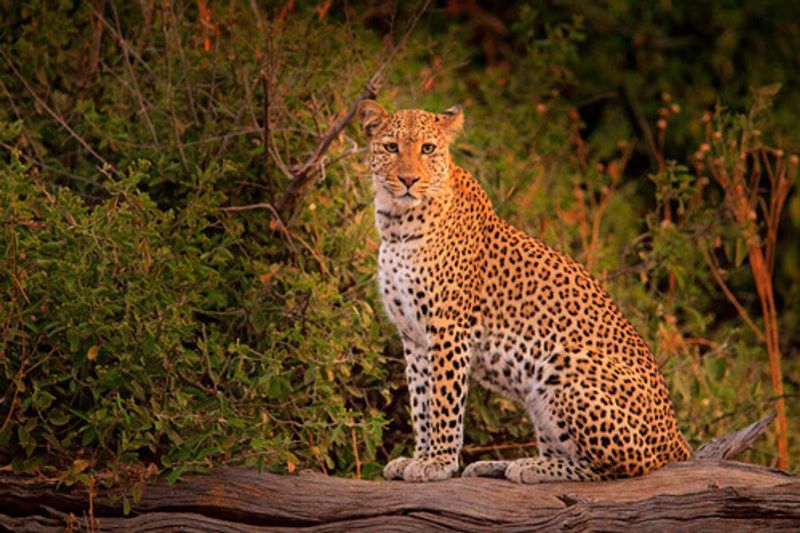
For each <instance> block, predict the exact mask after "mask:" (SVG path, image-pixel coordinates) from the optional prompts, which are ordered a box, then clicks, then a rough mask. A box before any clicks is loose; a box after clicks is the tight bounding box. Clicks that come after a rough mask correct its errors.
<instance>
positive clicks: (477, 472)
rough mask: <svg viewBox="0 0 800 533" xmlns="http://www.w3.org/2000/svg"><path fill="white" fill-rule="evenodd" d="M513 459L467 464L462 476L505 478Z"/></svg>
mask: <svg viewBox="0 0 800 533" xmlns="http://www.w3.org/2000/svg"><path fill="white" fill-rule="evenodd" d="M510 464H511V461H476V462H474V463H472V464H471V465H469V466H467V467H466V468H465V469H464V471H463V472H462V473H461V477H494V478H501V479H502V478H504V477H505V473H506V469H507V468H508V465H510Z"/></svg>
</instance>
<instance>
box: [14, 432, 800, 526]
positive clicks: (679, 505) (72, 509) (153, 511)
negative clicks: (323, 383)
mask: <svg viewBox="0 0 800 533" xmlns="http://www.w3.org/2000/svg"><path fill="white" fill-rule="evenodd" d="M769 420H770V419H769V417H768V418H766V419H764V420H761V421H759V422H756V423H755V424H752V425H751V426H748V427H747V428H744V429H743V430H741V431H738V432H736V433H733V434H731V435H728V436H726V437H723V438H721V439H716V440H715V441H712V442H711V443H709V444H708V445H706V446H704V447H701V448H700V449H699V450H698V451H697V452H696V454H695V456H694V457H693V459H692V460H690V461H687V462H684V463H675V464H671V465H668V466H667V467H665V468H663V469H661V470H658V471H656V472H653V473H651V474H648V475H646V476H643V477H639V478H633V479H621V480H615V481H604V482H562V483H542V484H538V485H517V484H514V483H510V482H508V481H505V480H498V479H479V478H469V479H458V478H457V479H451V480H448V481H442V482H438V483H419V484H416V483H405V482H400V481H361V480H354V479H342V478H334V477H329V476H324V475H321V474H318V473H301V474H300V475H287V476H280V475H276V474H270V473H268V472H258V471H256V470H253V469H246V468H227V469H218V470H214V471H212V473H211V474H209V475H192V476H187V477H186V478H185V479H184V480H183V481H180V482H178V483H176V484H174V485H168V484H166V483H163V482H158V483H152V484H150V485H148V486H147V487H146V488H145V490H144V491H143V494H142V497H141V499H140V500H139V501H138V502H135V503H133V505H132V507H131V510H130V513H129V514H128V515H125V514H124V513H123V510H122V505H121V504H120V503H119V502H118V501H117V502H114V501H111V500H109V499H108V498H107V497H104V496H99V497H95V498H93V499H91V501H90V498H89V496H88V494H87V493H86V491H85V490H81V489H77V488H72V489H66V488H63V487H59V486H58V485H57V483H56V482H55V481H52V480H49V481H48V480H39V479H32V478H25V477H21V476H14V475H11V474H8V473H4V474H2V475H0V527H2V528H6V529H10V530H12V531H45V532H47V531H63V530H64V529H65V527H67V528H70V529H72V530H75V529H78V530H84V529H85V530H87V531H219V532H232V531H294V530H308V531H358V530H381V531H453V530H458V531H531V530H537V531H538V530H543V531H547V530H561V529H567V528H568V529H575V530H579V531H582V530H620V529H632V530H635V531H676V530H678V531H714V530H720V529H723V528H725V529H730V530H732V531H756V530H758V531H763V530H765V529H787V530H793V531H798V530H800V476H798V475H795V474H791V473H788V472H784V471H780V470H774V469H770V468H765V467H760V466H755V465H749V464H745V463H739V462H735V461H728V460H724V459H721V457H722V458H724V457H729V456H730V455H732V454H734V453H738V452H740V451H741V450H742V449H743V447H744V446H746V445H747V444H749V443H750V442H752V440H753V439H755V438H756V436H757V435H758V434H759V433H760V432H761V431H762V430H763V428H764V427H765V426H766V424H767V423H768V422H769Z"/></svg>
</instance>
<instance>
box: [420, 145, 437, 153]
mask: <svg viewBox="0 0 800 533" xmlns="http://www.w3.org/2000/svg"><path fill="white" fill-rule="evenodd" d="M434 150H436V145H435V144H423V145H422V153H423V154H425V155H430V154H432V153H433V151H434Z"/></svg>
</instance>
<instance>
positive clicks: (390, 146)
mask: <svg viewBox="0 0 800 533" xmlns="http://www.w3.org/2000/svg"><path fill="white" fill-rule="evenodd" d="M383 147H384V148H385V149H386V151H387V152H389V153H390V154H396V153H397V150H398V148H397V143H386V144H384V145H383Z"/></svg>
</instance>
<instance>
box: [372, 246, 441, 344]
mask: <svg viewBox="0 0 800 533" xmlns="http://www.w3.org/2000/svg"><path fill="white" fill-rule="evenodd" d="M422 272H423V268H422V265H421V264H420V260H419V258H418V255H417V254H416V253H415V249H414V248H412V247H409V246H408V245H407V244H402V243H387V242H384V243H382V244H381V248H380V252H379V255H378V281H379V284H380V291H381V297H382V300H383V305H384V308H385V309H386V313H387V314H388V315H389V318H390V319H391V320H392V322H393V323H394V325H395V326H396V327H397V330H398V332H399V333H400V335H401V336H402V337H403V338H404V339H405V340H408V341H410V342H413V343H414V344H416V345H417V346H419V347H422V348H424V347H426V346H427V339H426V336H425V322H426V317H425V315H426V313H427V311H429V310H428V309H426V306H425V302H424V301H420V297H419V296H418V295H419V294H420V292H421V290H422V287H423V286H424V279H423V275H422Z"/></svg>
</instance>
